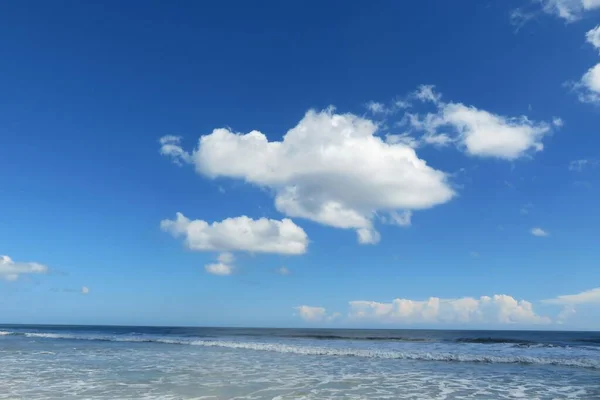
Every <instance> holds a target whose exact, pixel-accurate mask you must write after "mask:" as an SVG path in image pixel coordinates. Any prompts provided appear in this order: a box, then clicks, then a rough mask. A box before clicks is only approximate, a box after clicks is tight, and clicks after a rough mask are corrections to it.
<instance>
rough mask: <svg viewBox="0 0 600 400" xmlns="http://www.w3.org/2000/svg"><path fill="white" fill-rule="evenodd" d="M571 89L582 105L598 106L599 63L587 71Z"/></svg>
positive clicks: (599, 88) (599, 102) (599, 96)
mask: <svg viewBox="0 0 600 400" xmlns="http://www.w3.org/2000/svg"><path fill="white" fill-rule="evenodd" d="M573 89H574V90H575V91H576V92H577V94H578V97H579V101H581V102H582V103H593V104H600V63H598V64H596V65H594V66H593V67H592V68H590V69H589V70H587V72H586V73H585V74H583V76H582V77H581V79H580V80H579V82H576V83H574V84H573Z"/></svg>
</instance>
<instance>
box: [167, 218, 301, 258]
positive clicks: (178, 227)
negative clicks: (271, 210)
mask: <svg viewBox="0 0 600 400" xmlns="http://www.w3.org/2000/svg"><path fill="white" fill-rule="evenodd" d="M160 226H161V228H162V229H163V230H164V231H166V232H169V233H171V234H172V235H173V236H175V237H181V236H183V237H184V239H185V243H186V245H187V247H188V248H189V249H191V250H197V251H223V252H227V251H247V252H256V253H278V254H303V253H305V252H306V247H307V246H308V237H307V236H306V233H305V232H304V230H303V229H302V228H301V227H299V226H298V225H296V224H294V222H293V221H292V220H290V219H287V218H284V219H283V220H281V221H278V220H273V219H266V218H261V219H258V220H254V219H252V218H248V217H246V216H241V217H236V218H227V219H225V220H223V221H221V222H213V223H211V224H209V223H208V222H206V221H203V220H193V221H192V220H189V219H188V218H186V217H185V216H184V215H183V214H181V213H177V217H176V219H175V220H169V219H165V220H163V221H161V223H160ZM221 256H223V255H221ZM226 257H228V256H226Z"/></svg>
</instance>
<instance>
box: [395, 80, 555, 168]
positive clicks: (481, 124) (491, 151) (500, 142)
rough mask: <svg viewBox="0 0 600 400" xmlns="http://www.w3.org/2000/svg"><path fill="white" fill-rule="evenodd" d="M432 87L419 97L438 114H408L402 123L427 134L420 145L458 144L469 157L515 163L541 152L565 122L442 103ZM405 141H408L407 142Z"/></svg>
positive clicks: (421, 91) (429, 86) (427, 88)
mask: <svg viewBox="0 0 600 400" xmlns="http://www.w3.org/2000/svg"><path fill="white" fill-rule="evenodd" d="M434 89H435V88H434V87H433V86H431V85H427V86H421V87H420V88H419V90H418V91H417V95H416V96H417V97H418V98H421V99H424V100H427V101H430V102H432V103H433V104H434V105H435V106H436V107H437V112H436V113H428V114H425V115H424V116H419V115H417V114H409V113H407V114H406V115H405V118H404V119H403V120H402V121H401V122H400V124H408V125H409V126H411V127H412V128H413V129H415V130H417V131H423V132H425V133H424V134H423V136H422V137H421V139H420V142H421V143H424V144H431V145H436V146H447V145H449V144H452V143H457V144H458V145H459V147H461V148H463V149H464V150H465V151H466V152H467V154H470V155H473V156H479V157H495V158H502V159H506V160H514V159H516V158H519V157H522V156H525V155H526V154H527V153H528V152H531V151H541V150H542V149H543V148H544V145H543V144H542V139H543V137H544V136H545V135H546V134H548V133H550V131H551V129H552V127H555V128H560V127H561V126H562V125H563V121H562V120H561V119H560V118H558V117H554V118H553V120H552V123H547V122H535V121H531V120H530V119H528V118H527V117H526V116H520V117H506V116H502V115H498V114H493V113H491V112H489V111H485V110H480V109H478V108H476V107H473V106H467V105H464V104H462V103H452V102H450V103H444V102H442V101H440V99H441V95H439V94H437V93H436V92H435V90H434ZM405 141H406V139H405Z"/></svg>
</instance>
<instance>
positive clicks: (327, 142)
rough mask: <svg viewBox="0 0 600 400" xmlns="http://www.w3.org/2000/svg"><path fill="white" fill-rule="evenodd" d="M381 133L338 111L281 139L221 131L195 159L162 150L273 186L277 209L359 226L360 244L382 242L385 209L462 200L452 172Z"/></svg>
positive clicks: (308, 119)
mask: <svg viewBox="0 0 600 400" xmlns="http://www.w3.org/2000/svg"><path fill="white" fill-rule="evenodd" d="M376 132H377V124H376V123H374V122H373V121H371V120H368V119H365V118H361V117H358V116H356V115H353V114H336V113H335V112H334V110H333V109H332V108H330V109H328V110H325V111H321V112H316V111H309V112H307V113H306V115H305V116H304V118H303V119H302V120H301V121H300V122H299V123H298V125H297V126H296V127H294V128H293V129H291V130H289V131H288V132H287V133H286V134H285V136H284V137H283V140H281V141H269V140H268V139H267V137H266V136H265V135H264V134H262V133H261V132H258V131H252V132H250V133H247V134H240V133H233V132H231V131H229V130H227V129H216V130H214V131H213V132H212V133H211V134H208V135H205V136H202V137H201V138H200V141H199V145H198V148H197V149H196V150H195V151H194V152H193V153H191V154H190V153H187V152H185V151H183V150H182V149H181V147H178V146H176V147H177V148H173V147H169V148H168V149H166V150H163V151H161V152H162V153H163V154H166V155H169V156H171V157H173V158H174V159H175V160H179V162H188V161H189V162H192V163H193V164H194V165H195V167H196V171H197V172H198V173H200V174H202V175H205V176H207V177H210V178H216V177H228V178H236V179H241V180H244V181H246V182H248V183H252V184H255V185H257V186H261V187H268V188H271V189H272V190H273V191H274V193H275V206H276V208H277V210H279V211H280V212H282V213H284V214H285V215H287V216H290V217H299V218H306V219H309V220H312V221H316V222H319V223H321V224H324V225H328V226H332V227H336V228H341V229H354V230H356V232H357V235H358V238H359V242H361V243H376V242H377V241H378V240H379V234H378V233H377V232H376V231H375V228H374V227H373V223H372V221H373V218H374V217H375V215H376V213H377V212H390V211H395V210H418V209H426V208H430V207H433V206H436V205H439V204H443V203H445V202H447V201H449V200H450V199H451V198H452V197H454V195H455V193H454V190H453V189H452V188H451V187H450V186H449V184H448V177H447V174H445V173H444V172H442V171H439V170H436V169H434V168H432V167H430V166H428V165H427V163H426V162H425V161H423V160H422V159H420V158H419V157H418V156H417V154H416V153H415V151H414V149H412V148H411V147H410V146H408V145H406V144H404V143H386V142H384V141H383V140H382V139H381V138H380V137H379V136H376V135H375V134H376ZM167 144H170V145H173V142H172V141H167Z"/></svg>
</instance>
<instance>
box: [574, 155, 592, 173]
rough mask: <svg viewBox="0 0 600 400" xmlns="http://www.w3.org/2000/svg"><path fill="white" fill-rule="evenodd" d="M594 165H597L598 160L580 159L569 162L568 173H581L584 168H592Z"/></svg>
mask: <svg viewBox="0 0 600 400" xmlns="http://www.w3.org/2000/svg"><path fill="white" fill-rule="evenodd" d="M596 165H598V160H594V159H587V158H582V159H579V160H573V161H571V162H570V163H569V171H574V172H581V171H583V170H584V169H585V168H589V167H594V166H596Z"/></svg>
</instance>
